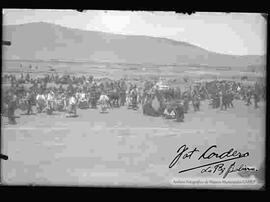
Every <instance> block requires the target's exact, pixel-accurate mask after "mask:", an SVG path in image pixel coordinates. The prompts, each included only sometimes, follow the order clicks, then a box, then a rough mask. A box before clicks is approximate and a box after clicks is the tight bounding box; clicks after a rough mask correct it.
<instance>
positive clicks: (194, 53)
mask: <svg viewBox="0 0 270 202" xmlns="http://www.w3.org/2000/svg"><path fill="white" fill-rule="evenodd" d="M3 38H4V40H11V41H12V45H11V46H10V47H9V48H8V49H5V51H6V52H5V56H6V58H7V59H16V58H17V59H56V60H57V59H59V60H61V59H62V60H69V59H71V60H74V58H76V59H78V60H89V61H91V60H93V59H96V60H97V61H102V62H104V61H106V62H110V61H111V62H121V63H139V64H140V63H153V64H160V65H162V64H191V65H192V64H196V65H199V64H203V65H210V66H213V65H214V66H215V65H217V66H226V65H228V66H258V65H265V55H227V54H221V53H215V52H211V51H208V50H206V49H204V48H202V47H199V46H196V45H193V44H190V43H187V42H183V41H176V40H172V39H168V38H163V37H152V36H142V35H124V34H114V33H107V32H99V31H88V30H81V29H76V28H68V27H65V26H62V25H58V24H51V23H47V22H33V23H27V24H20V25H4V26H3ZM24 48H25V49H24ZM65 52H66V53H65ZM4 58H5V57H4Z"/></svg>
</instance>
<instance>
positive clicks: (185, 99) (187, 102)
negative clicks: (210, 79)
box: [184, 94, 189, 113]
mask: <svg viewBox="0 0 270 202" xmlns="http://www.w3.org/2000/svg"><path fill="white" fill-rule="evenodd" d="M188 110H189V99H188V95H187V94H185V95H184V113H187V112H188Z"/></svg>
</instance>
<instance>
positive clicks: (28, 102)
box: [2, 74, 265, 124]
mask: <svg viewBox="0 0 270 202" xmlns="http://www.w3.org/2000/svg"><path fill="white" fill-rule="evenodd" d="M2 81H4V83H8V84H10V86H9V87H7V88H6V89H5V88H4V89H3V94H2V96H3V97H2V98H3V99H2V114H3V115H6V116H7V117H8V118H9V123H10V124H16V121H15V110H16V109H17V108H19V109H21V110H22V111H25V112H26V113H25V114H27V115H31V114H36V113H47V114H48V115H51V114H53V113H54V112H56V111H62V112H66V117H77V116H78V114H77V108H80V109H88V108H94V109H96V108H99V110H100V112H101V113H108V112H109V111H110V110H111V109H114V108H120V107H124V106H125V107H127V108H128V109H133V110H138V109H139V108H140V107H141V108H142V112H143V114H144V115H149V116H163V117H164V118H166V119H175V120H176V121H179V122H182V121H184V114H185V113H188V111H189V110H190V104H192V106H193V110H194V111H195V112H196V111H200V105H201V101H203V100H210V105H212V107H213V108H220V110H227V109H228V108H233V107H234V105H233V100H234V99H239V100H243V101H244V102H245V103H246V105H251V104H252V102H251V100H252V99H254V107H255V108H258V102H259V101H260V99H265V89H264V88H265V87H264V86H263V85H261V84H259V83H255V84H253V85H243V84H242V83H240V82H235V81H228V80H222V81H219V80H213V81H207V82H197V83H193V84H192V85H189V86H188V87H187V88H186V89H185V90H184V91H181V90H180V87H179V86H177V87H173V86H169V85H167V86H161V85H160V82H156V81H146V82H144V84H143V85H138V84H135V82H130V81H127V80H125V79H120V80H111V79H107V78H103V79H102V78H101V79H97V78H94V77H93V76H89V77H88V78H87V77H85V76H79V77H78V76H77V77H75V76H70V75H65V76H57V75H53V74H52V75H51V76H49V75H46V76H45V77H39V78H31V77H30V76H29V74H26V76H24V75H23V74H22V75H21V77H19V78H16V77H15V76H14V75H4V77H3V78H2ZM34 109H35V110H34Z"/></svg>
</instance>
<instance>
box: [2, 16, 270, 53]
mask: <svg viewBox="0 0 270 202" xmlns="http://www.w3.org/2000/svg"><path fill="white" fill-rule="evenodd" d="M38 23H44V24H51V25H56V26H60V27H63V28H68V29H73V30H80V31H85V32H88V31H89V32H100V33H105V34H112V35H121V36H131V37H133V36H137V37H150V38H155V39H166V40H170V41H173V42H177V43H184V44H187V45H189V46H195V47H196V48H200V49H203V50H205V51H208V52H210V53H215V54H220V55H226V56H236V57H243V56H262V57H264V56H266V54H267V53H265V54H247V55H243V54H241V55H239V54H227V53H220V52H216V51H212V50H208V49H206V48H203V47H201V46H199V45H195V44H192V43H189V42H186V41H179V40H176V39H171V38H167V37H158V36H149V35H136V34H120V33H113V32H106V31H97V30H89V29H80V28H73V27H68V26H65V25H62V24H57V23H52V22H46V21H35V22H26V23H20V24H5V25H4V24H2V26H20V25H27V24H38Z"/></svg>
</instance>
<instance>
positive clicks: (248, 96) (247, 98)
mask: <svg viewBox="0 0 270 202" xmlns="http://www.w3.org/2000/svg"><path fill="white" fill-rule="evenodd" d="M251 96H252V93H251V90H250V88H248V90H247V94H246V101H247V103H246V105H247V106H249V105H251V104H252V103H251Z"/></svg>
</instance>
